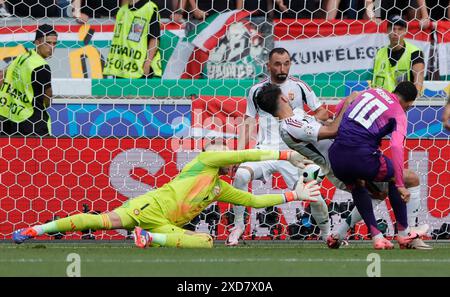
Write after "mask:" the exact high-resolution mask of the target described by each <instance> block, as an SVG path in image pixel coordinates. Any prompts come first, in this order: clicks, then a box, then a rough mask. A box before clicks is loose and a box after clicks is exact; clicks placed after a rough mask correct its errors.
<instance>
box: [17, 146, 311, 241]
mask: <svg viewBox="0 0 450 297" xmlns="http://www.w3.org/2000/svg"><path fill="white" fill-rule="evenodd" d="M224 149H225V147H224V146H223V145H221V144H211V145H209V146H208V148H207V149H206V151H205V152H202V153H200V154H199V155H198V156H197V157H196V158H194V159H193V160H192V161H191V162H189V163H188V164H187V165H186V166H185V167H184V168H183V170H182V171H181V172H180V173H179V175H178V176H177V177H175V178H174V179H173V180H172V181H171V182H169V183H167V184H165V185H164V186H162V187H161V188H158V189H156V190H154V191H150V192H148V193H146V194H144V195H141V196H139V197H137V198H135V199H132V200H129V201H127V202H125V203H124V204H123V205H122V206H120V207H118V208H116V209H114V210H113V211H111V212H106V213H102V214H86V213H82V214H76V215H73V216H69V217H66V218H63V219H59V220H56V221H53V222H50V223H47V224H43V225H36V226H33V227H29V228H24V229H19V230H17V231H15V232H14V233H13V236H12V237H13V241H14V242H15V243H22V242H24V241H26V240H28V239H31V238H33V237H36V236H40V235H43V234H44V233H55V232H66V231H83V230H88V229H93V230H110V229H128V230H132V229H133V228H135V229H134V232H133V233H134V240H135V243H136V245H137V246H138V247H141V248H145V247H147V246H151V245H156V246H165V247H182V248H211V247H212V246H213V239H212V237H211V236H210V235H209V234H205V233H197V232H192V231H187V230H185V229H183V228H182V226H184V225H185V224H187V223H188V222H190V221H191V220H192V219H193V218H194V217H196V216H197V215H198V214H200V212H202V210H204V209H205V208H206V207H207V206H208V205H209V204H211V203H213V202H215V201H222V202H228V203H231V204H235V205H236V204H237V205H244V206H250V207H254V208H263V207H269V206H273V205H277V204H282V203H286V202H290V201H295V200H310V201H317V198H316V197H317V196H318V195H319V186H317V184H316V182H315V181H314V182H311V183H308V184H305V185H304V184H303V180H299V181H298V183H297V187H296V188H295V190H294V191H289V192H285V193H283V194H267V195H259V196H255V195H252V194H250V193H248V192H247V191H241V190H238V189H235V188H233V187H232V186H231V185H229V184H228V183H226V182H225V181H223V180H221V179H220V178H219V175H221V174H228V172H229V170H231V168H232V166H233V165H236V164H239V163H243V162H255V161H265V160H287V161H289V162H290V163H292V164H293V165H294V166H297V167H299V168H303V167H304V166H305V164H310V163H312V161H310V160H307V159H305V158H304V157H303V156H302V155H301V154H299V153H297V152H295V151H269V150H243V151H225V150H224Z"/></svg>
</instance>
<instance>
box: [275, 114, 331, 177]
mask: <svg viewBox="0 0 450 297" xmlns="http://www.w3.org/2000/svg"><path fill="white" fill-rule="evenodd" d="M321 127H322V124H321V123H319V122H318V121H317V120H316V118H315V117H313V116H309V115H307V114H306V113H305V112H301V111H299V110H296V112H295V114H294V116H292V117H290V118H287V119H284V120H281V121H280V135H281V138H282V139H283V141H284V142H285V143H286V144H287V145H288V146H289V147H290V148H291V149H292V150H295V151H297V152H299V153H300V154H302V155H303V156H305V157H306V158H308V159H310V160H312V161H313V162H314V163H316V164H317V165H319V166H320V167H321V168H322V171H323V173H324V174H328V173H330V171H331V166H330V160H329V158H328V149H329V148H330V146H331V145H332V144H333V140H331V139H322V140H320V141H318V140H317V139H318V137H319V130H320V128H321Z"/></svg>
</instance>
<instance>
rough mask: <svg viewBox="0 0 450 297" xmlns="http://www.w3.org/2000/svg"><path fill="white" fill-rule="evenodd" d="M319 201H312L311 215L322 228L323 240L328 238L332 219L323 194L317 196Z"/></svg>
mask: <svg viewBox="0 0 450 297" xmlns="http://www.w3.org/2000/svg"><path fill="white" fill-rule="evenodd" d="M317 198H318V199H317V202H311V203H310V204H309V205H310V206H311V215H312V216H313V218H314V220H315V221H316V223H317V226H318V227H319V229H320V232H321V236H322V239H323V240H326V239H327V237H328V234H329V233H330V220H329V219H328V206H327V203H326V202H325V200H324V199H323V197H322V195H319V196H318V197H317Z"/></svg>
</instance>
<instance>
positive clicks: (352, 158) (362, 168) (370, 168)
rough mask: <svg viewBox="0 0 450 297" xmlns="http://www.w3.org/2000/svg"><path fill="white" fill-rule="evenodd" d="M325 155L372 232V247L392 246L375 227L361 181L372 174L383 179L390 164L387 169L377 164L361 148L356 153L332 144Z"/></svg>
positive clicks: (370, 206) (383, 247)
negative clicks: (349, 191)
mask: <svg viewBox="0 0 450 297" xmlns="http://www.w3.org/2000/svg"><path fill="white" fill-rule="evenodd" d="M329 158H330V163H331V167H332V170H333V172H334V174H335V176H336V177H337V178H338V179H340V180H341V181H343V182H344V183H345V184H346V185H347V186H348V187H349V189H350V190H351V192H352V197H353V202H354V203H355V205H356V208H357V209H358V211H359V213H360V214H361V216H362V218H363V220H364V223H365V224H366V225H367V228H368V229H369V232H370V233H371V235H372V240H373V243H374V247H375V248H376V249H390V248H393V245H392V243H391V242H389V241H388V240H386V239H385V238H384V237H383V234H382V233H381V232H380V231H379V230H378V228H377V223H376V219H375V215H374V213H373V206H372V199H371V196H370V195H369V192H368V190H367V188H366V185H365V182H364V180H372V179H373V177H374V176H376V177H378V178H381V177H383V178H384V177H386V176H387V174H388V173H389V174H393V172H392V167H391V168H390V170H391V171H389V172H387V171H386V168H385V167H382V166H381V165H380V158H379V156H378V155H375V154H368V153H367V152H366V151H364V150H362V151H361V153H359V154H358V152H355V151H351V150H348V148H346V147H341V146H340V145H338V144H336V143H333V145H332V146H331V147H330V150H329ZM391 177H392V176H391Z"/></svg>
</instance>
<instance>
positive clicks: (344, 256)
mask: <svg viewBox="0 0 450 297" xmlns="http://www.w3.org/2000/svg"><path fill="white" fill-rule="evenodd" d="M432 245H433V247H434V249H433V250H431V251H418V250H400V249H398V247H396V249H394V250H391V251H374V250H372V248H371V246H370V245H368V244H360V243H358V244H350V246H347V247H345V248H341V249H339V250H329V249H328V248H326V247H325V246H324V245H322V244H317V243H302V242H291V243H283V244H274V243H270V244H263V243H252V244H248V245H243V246H240V247H234V248H228V247H225V246H224V245H223V244H222V243H218V244H217V245H216V247H215V248H213V249H211V250H204V249H203V250H200V249H190V250H188V249H168V248H151V249H147V250H141V249H137V248H135V247H134V246H133V245H131V244H130V243H129V242H126V243H124V242H120V243H79V242H74V243H71V242H63V243H39V242H30V243H27V244H23V245H20V246H18V245H13V244H10V243H0V276H66V269H67V266H68V265H69V264H70V262H68V261H67V256H68V255H69V254H70V253H77V254H79V255H80V259H81V276H191V277H192V276H194V277H195V276H366V275H367V274H366V270H367V267H368V265H369V264H370V262H368V261H367V256H368V255H369V254H370V253H374V252H377V253H378V254H379V255H380V257H381V276H450V243H435V242H434V243H432Z"/></svg>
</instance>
